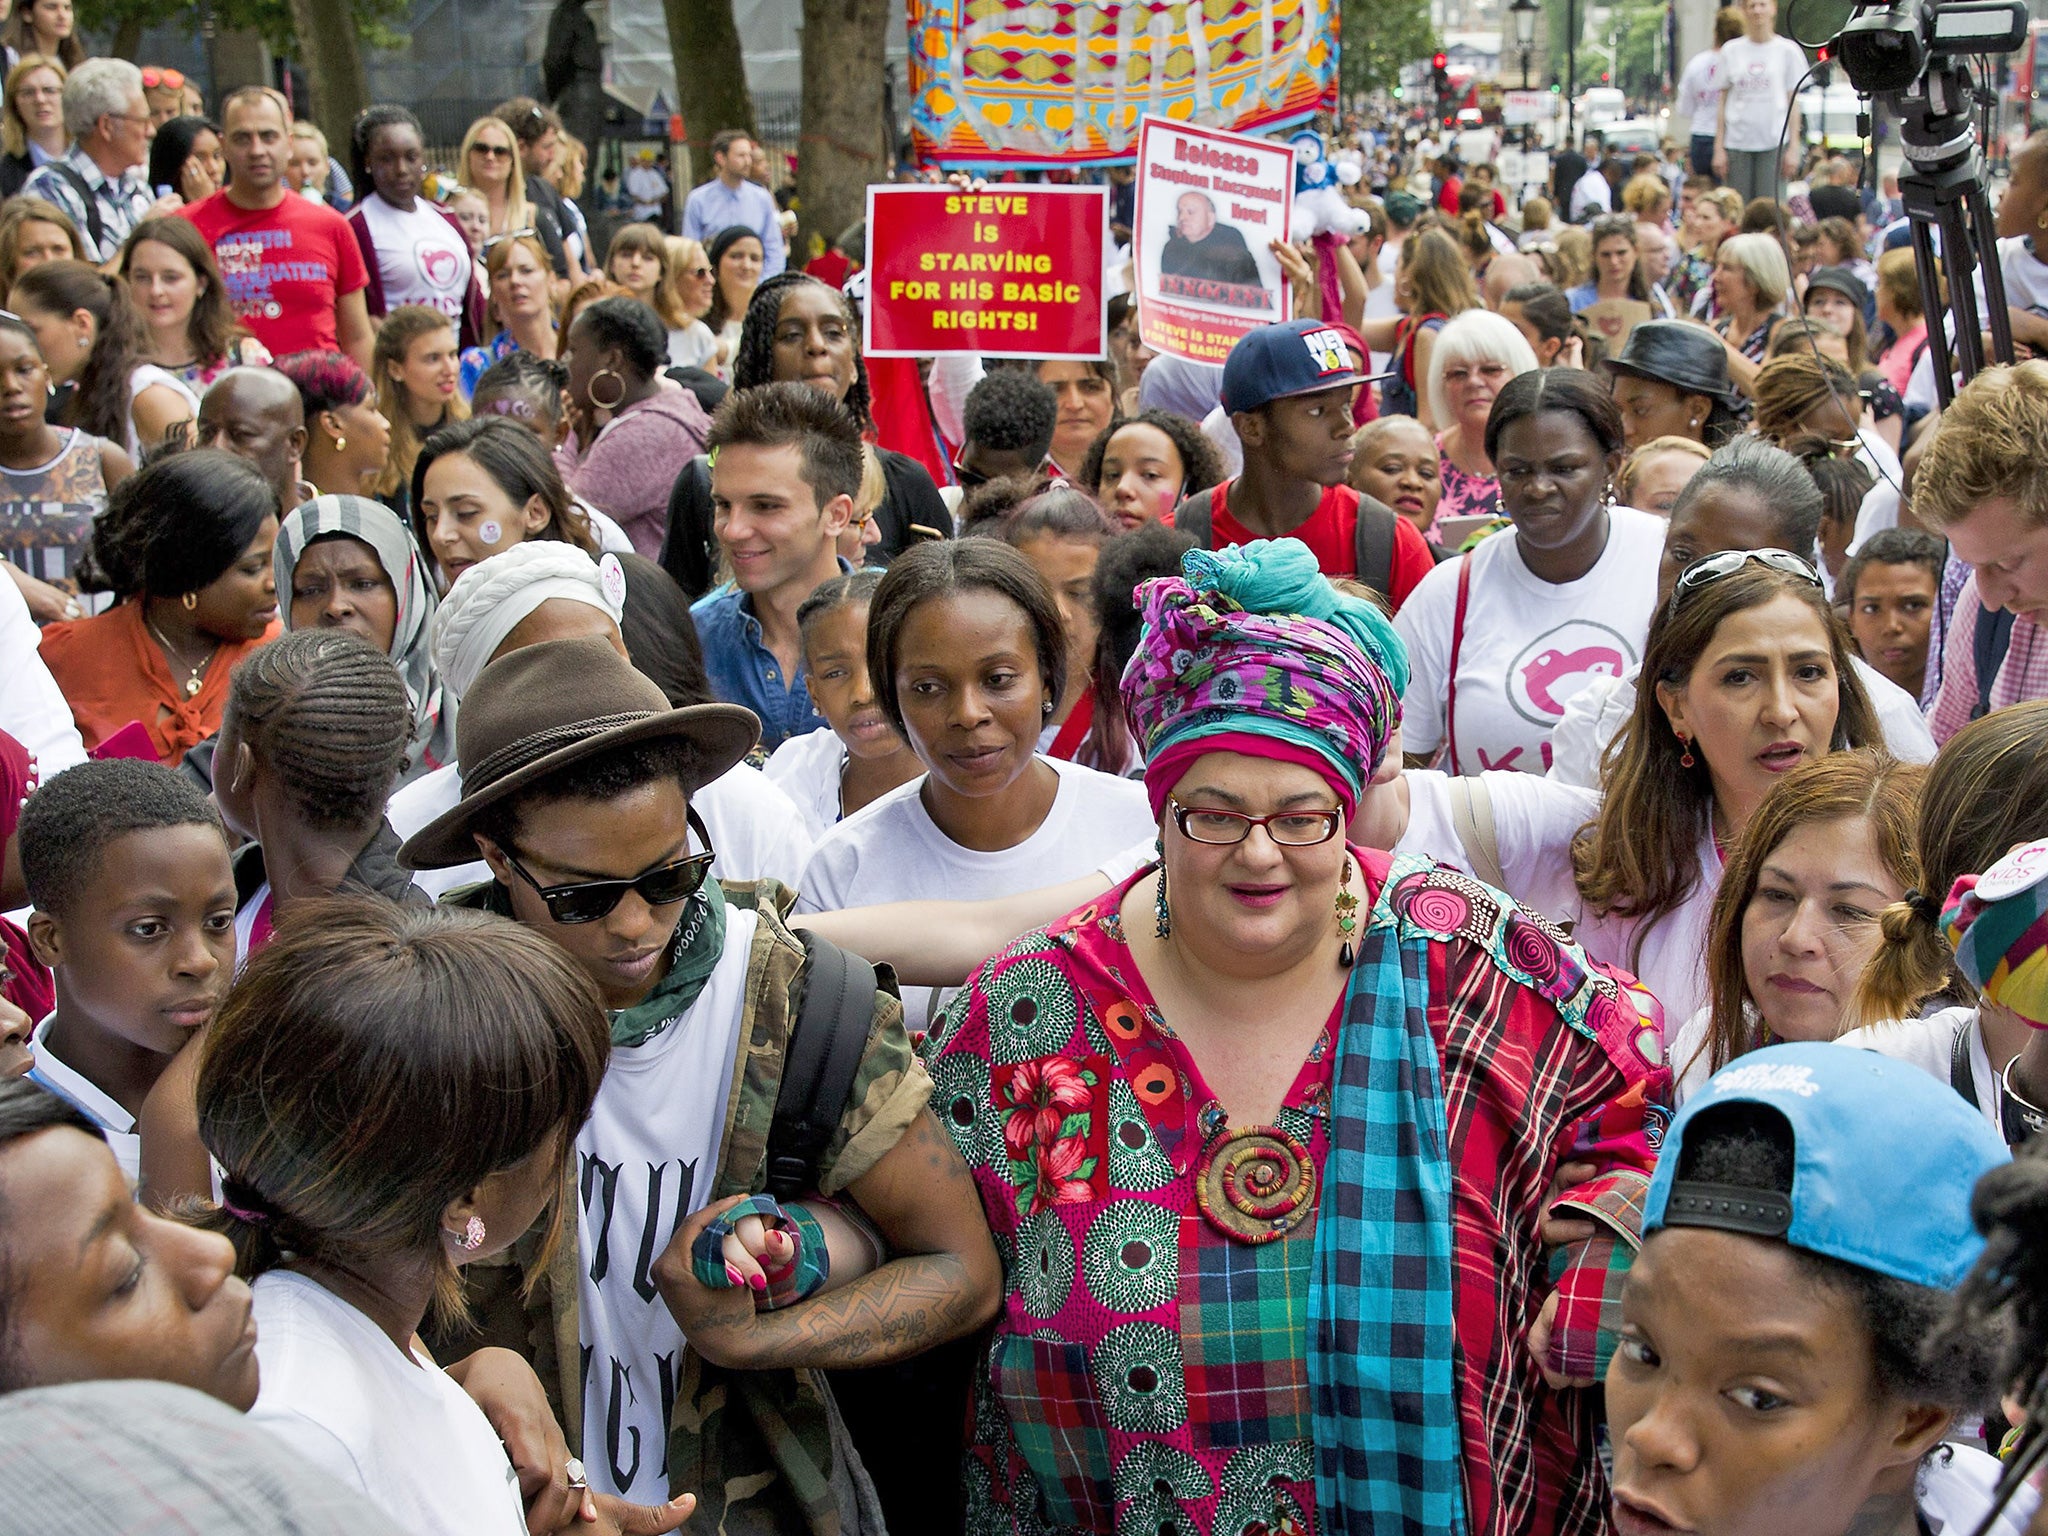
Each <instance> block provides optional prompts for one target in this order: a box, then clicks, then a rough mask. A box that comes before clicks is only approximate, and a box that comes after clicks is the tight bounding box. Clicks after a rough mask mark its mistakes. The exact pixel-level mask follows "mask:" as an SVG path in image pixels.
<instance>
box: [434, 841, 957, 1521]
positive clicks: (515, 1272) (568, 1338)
mask: <svg viewBox="0 0 2048 1536" xmlns="http://www.w3.org/2000/svg"><path fill="white" fill-rule="evenodd" d="M724 888H725V896H726V900H727V902H728V903H730V904H731V905H732V906H733V907H735V908H739V909H751V910H753V911H755V912H757V913H759V914H760V921H759V923H758V925H757V926H756V928H755V930H754V939H753V951H752V955H751V957H750V960H749V964H748V971H747V1001H746V1017H745V1019H744V1021H743V1024H742V1033H741V1037H740V1038H741V1049H740V1051H739V1052H738V1053H737V1056H736V1058H735V1061H734V1067H733V1084H732V1092H731V1094H730V1095H729V1097H728V1101H727V1107H726V1124H725V1134H724V1136H723V1138H722V1140H721V1142H720V1148H719V1159H718V1169H717V1172H716V1174H715V1176H714V1181H713V1185H712V1188H711V1191H710V1195H709V1197H708V1198H709V1199H710V1200H722V1199H724V1198H725V1197H726V1196H728V1195H739V1194H750V1193H755V1192H758V1191H760V1190H762V1189H764V1188H765V1187H766V1185H767V1148H768V1130H769V1125H770V1123H771V1121H772V1120H773V1118H774V1113H775V1098H776V1094H777V1092H778V1091H779V1090H780V1088H781V1085H782V1064H783V1054H784V1051H785V1050H786V1049H787V1047H788V1043H789V1035H790V1029H791V1026H792V1025H793V1024H794V1022H795V1020H796V1017H797V1012H798V1009H799V1007H800V1005H801V1004H802V1001H803V995H804V981H805V956H804V948H803V944H802V942H801V941H800V940H799V939H798V938H797V937H796V936H795V935H794V934H792V933H791V932H790V930H789V929H788V928H787V927H786V926H785V925H784V922H783V919H784V917H786V916H787V914H788V912H789V910H790V908H791V907H792V906H793V905H794V903H795V894H794V893H793V892H791V891H790V890H789V889H788V888H786V887H785V886H782V885H780V884H778V883H777V882H775V881H773V880H758V881H726V882H724ZM445 899H446V900H448V901H450V902H453V903H457V904H460V905H464V906H474V907H482V908H485V909H488V910H499V911H502V910H504V909H505V903H504V892H503V889H502V888H501V887H500V888H494V887H493V886H492V885H489V884H486V885H482V886H474V887H470V888H468V889H465V890H461V891H452V892H450V893H449V894H448V896H447V897H446V898H445ZM879 974H880V977H881V979H882V982H883V987H882V990H881V991H880V992H878V993H877V995H876V998H875V1013H874V1021H873V1024H872V1027H871V1029H870V1031H869V1035H868V1044H867V1049H866V1051H865V1053H864V1054H863V1055H862V1057H861V1062H860V1067H859V1070H858V1071H857V1073H856V1074H855V1077H854V1084H853V1089H852V1091H851V1092H850V1093H849V1095H848V1096H847V1105H846V1111H845V1114H844V1115H843V1117H842V1118H841V1120H840V1123H839V1129H838V1131H837V1133H836V1134H835V1135H834V1136H833V1138H832V1141H831V1144H830V1145H829V1146H828V1147H827V1148H826V1151H825V1155H824V1158H823V1160H822V1163H821V1165H820V1168H819V1177H818V1183H819V1187H820V1190H821V1192H822V1193H825V1194H835V1193H837V1192H839V1191H840V1190H842V1189H844V1188H845V1187H846V1186H847V1185H848V1184H850V1183H852V1182H854V1181H855V1180H857V1179H859V1178H860V1177H861V1176H862V1175H864V1174H866V1173H867V1172H869V1171H870V1170H871V1169H873V1168H874V1166H875V1165H876V1164H877V1163H878V1162H880V1161H881V1160H882V1157H883V1156H884V1155H885V1154H886V1153H887V1152H888V1151H889V1150H890V1149H891V1148H892V1147H894V1146H895V1145H896V1143H897V1142H898V1141H899V1140H901V1139H902V1136H903V1134H904V1132H905V1131H906V1130H908V1129H909V1127H910V1125H911V1122H912V1121H913V1120H915V1119H916V1117H917V1115H918V1113H919V1111H921V1110H922V1109H923V1108H924V1106H925V1101H926V1100H927V1099H928V1098H929V1097H930V1096H931V1079H930V1077H929V1076H927V1075H926V1072H925V1069H924V1065H923V1063H922V1062H921V1061H919V1060H918V1058H917V1056H916V1054H915V1052H913V1051H912V1049H911V1045H910V1039H909V1037H908V1036H907V1035H906V1034H905V1033H904V1029H903V1008H902V1004H901V1003H899V1002H898V1001H897V999H896V997H895V995H894V987H895V982H894V978H893V976H892V975H891V973H890V972H889V971H888V970H887V969H886V968H884V969H881V970H880V972H879ZM558 1204H559V1209H560V1212H561V1220H560V1227H559V1231H558V1233H557V1234H555V1235H554V1237H553V1240H552V1241H550V1237H549V1234H548V1233H547V1232H545V1231H543V1230H539V1229H536V1230H535V1231H534V1232H532V1233H529V1234H528V1235H527V1236H526V1237H524V1238H522V1239H521V1240H520V1242H519V1243H518V1244H517V1245H515V1246H514V1247H513V1248H512V1249H511V1250H509V1252H508V1254H507V1255H506V1256H505V1257H504V1259H503V1260H502V1261H501V1262H496V1263H489V1264H481V1265H470V1266H469V1267H468V1268H467V1269H465V1271H464V1278H465V1289H466V1291H467V1293H468V1299H469V1301H470V1305H471V1311H472V1314H473V1317H474V1319H475V1327H474V1328H473V1329H471V1330H469V1331H468V1332H466V1333H464V1334H462V1335H461V1336H459V1337H444V1338H441V1339H437V1340H434V1341H432V1342H434V1343H435V1345H436V1347H437V1348H438V1349H446V1350H448V1351H449V1354H448V1355H444V1356H443V1358H450V1357H451V1356H453V1355H459V1354H460V1353H464V1352H466V1351H467V1350H469V1349H473V1348H475V1347H477V1346H478V1345H479V1344H484V1343H488V1344H499V1345H503V1346H505V1347H507V1348H511V1349H515V1350H517V1351H518V1352H519V1353H520V1354H522V1355H524V1356H525V1357H526V1358H527V1359H528V1360H529V1361H531V1362H532V1364H533V1366H534V1369H535V1370H536V1371H538V1372H539V1374H540V1378H541V1381H542V1383H543V1384H544V1385H545V1386H546V1388H547V1391H548V1400H549V1402H550V1404H551V1405H552V1406H553V1408H554V1410H555V1415H556V1417H557V1418H558V1419H559V1420H560V1421H561V1423H562V1427H563V1429H564V1431H565V1433H566V1434H567V1436H568V1439H569V1443H570V1444H571V1445H572V1446H574V1445H582V1444H584V1443H585V1441H584V1438H583V1423H582V1420H583V1381H582V1365H581V1347H580V1343H579V1339H580V1335H579V1332H578V1316H577V1299H578V1289H577V1288H578V1282H579V1280H580V1278H581V1274H580V1271H581V1264H582V1260H581V1257H580V1249H579V1246H578V1243H577V1231H576V1228H577V1216H578V1214H579V1209H580V1204H579V1198H578V1191H577V1188H576V1176H575V1167H574V1159H571V1161H570V1166H569V1168H568V1169H567V1170H566V1171H565V1174H564V1183H563V1191H562V1198H561V1200H560V1201H559V1202H558ZM668 1477H669V1487H670V1490H671V1492H673V1493H694V1494H696V1495H697V1510H696V1513H695V1514H694V1515H693V1516H692V1517H691V1519H690V1521H689V1523H688V1524H687V1525H686V1526H685V1527H684V1529H685V1530H686V1531H688V1532H690V1533H692V1536H714V1533H716V1536H857V1533H864V1536H874V1533H876V1532H879V1531H880V1530H881V1529H882V1521H881V1516H880V1512H879V1507H878V1506H877V1504H876V1503H875V1498H874V1492H873V1489H872V1487H871V1486H870V1484H869V1483H868V1479H867V1475H866V1473H865V1472H864V1471H863V1470H862V1468H861V1466H860V1461H859V1458H858V1456H856V1455H855V1454H854V1453H853V1451H852V1448H851V1445H850V1442H849V1441H848V1439H847V1437H846V1432H845V1428H844V1426H843V1425H842V1424H841V1423H840V1422H839V1418H838V1411H837V1409H836V1408H835V1407H834V1406H833V1403H832V1398H831V1394H830V1392H829V1390H828V1389H827V1388H826V1385H825V1378H824V1375H823V1373H822V1372H818V1371H809V1370H801V1371H785V1370H777V1371H732V1370H727V1369H724V1368H723V1367H720V1366H716V1365H713V1364H711V1363H710V1362H709V1361H707V1360H705V1359H704V1358H703V1357H702V1356H700V1355H699V1354H698V1353H697V1352H696V1351H695V1350H694V1349H691V1350H687V1351H686V1352H685V1357H684V1362H683V1369H682V1374H681V1379H680V1381H679V1383H678V1385H677V1392H676V1402H675V1409H674V1412H673V1413H672V1415H671V1416H670V1420H669V1439H668Z"/></svg>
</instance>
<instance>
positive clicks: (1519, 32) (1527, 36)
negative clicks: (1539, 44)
mask: <svg viewBox="0 0 2048 1536" xmlns="http://www.w3.org/2000/svg"><path fill="white" fill-rule="evenodd" d="M1542 15H1543V7H1542V6H1541V5H1539V4H1538V3H1537V0H1515V3H1514V4H1513V5H1510V6H1509V7H1508V21H1509V22H1510V23H1511V24H1512V25H1513V27H1514V29H1515V47H1516V48H1517V49H1519V50H1520V51H1521V55H1522V89H1523V90H1525V91H1526V90H1528V89H1529V55H1530V53H1531V52H1533V51H1534V49H1535V47H1536V22H1537V19H1538V18H1539V17H1541V16H1542Z"/></svg>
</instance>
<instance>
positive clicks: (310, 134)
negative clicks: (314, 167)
mask: <svg viewBox="0 0 2048 1536" xmlns="http://www.w3.org/2000/svg"><path fill="white" fill-rule="evenodd" d="M290 137H292V138H294V139H304V140H306V142H307V143H309V144H311V145H313V146H314V147H315V148H316V149H318V150H319V151H320V158H321V159H322V160H325V159H326V158H327V135H326V134H324V133H322V132H321V131H320V125H319V124H318V123H309V122H307V121H306V120H305V119H304V118H303V117H302V118H300V119H299V120H298V121H297V122H295V123H293V124H292V131H291V134H290Z"/></svg>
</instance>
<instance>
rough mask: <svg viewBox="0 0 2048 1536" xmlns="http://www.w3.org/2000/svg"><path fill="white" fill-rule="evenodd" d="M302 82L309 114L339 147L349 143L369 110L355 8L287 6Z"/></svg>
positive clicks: (317, 2) (328, 2)
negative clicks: (296, 41)
mask: <svg viewBox="0 0 2048 1536" xmlns="http://www.w3.org/2000/svg"><path fill="white" fill-rule="evenodd" d="M291 5H292V20H293V22H294V23H295V24H296V25H297V27H298V33H299V50H300V53H301V55H302V56H303V57H304V59H305V61H306V82H307V84H308V86H309V87H310V88H311V90H312V93H313V110H312V111H311V112H310V113H309V114H308V116H310V117H311V118H312V120H313V121H314V122H316V123H318V124H319V125H320V130H321V132H323V133H325V134H326V135H327V142H328V143H329V144H330V145H334V146H337V148H338V147H339V146H341V145H345V144H347V143H348V131H349V125H350V124H352V123H354V122H355V120H356V114H357V113H358V112H360V111H362V110H363V108H364V107H367V106H368V105H369V104H370V82H369V77H368V76H367V75H366V74H364V72H363V53H362V49H361V48H360V47H359V46H357V43H356V23H355V11H354V7H353V6H350V5H344V4H340V3H338V0H291Z"/></svg>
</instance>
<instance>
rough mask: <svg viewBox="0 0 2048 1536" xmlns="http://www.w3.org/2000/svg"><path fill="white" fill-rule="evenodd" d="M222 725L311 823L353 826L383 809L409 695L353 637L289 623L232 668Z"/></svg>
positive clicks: (403, 743)
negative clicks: (273, 777)
mask: <svg viewBox="0 0 2048 1536" xmlns="http://www.w3.org/2000/svg"><path fill="white" fill-rule="evenodd" d="M229 728H232V729H233V730H234V732H235V734H236V735H237V736H239V737H240V739H241V740H242V741H243V742H244V743H246V744H247V746H248V748H249V750H250V752H252V753H253V754H254V755H255V756H256V757H258V758H260V759H262V761H263V762H264V763H265V764H267V765H268V766H269V767H270V768H271V769H272V771H274V772H275V773H276V774H277V776H278V778H279V780H280V781H281V782H282V783H283V785H284V788H285V792H286V793H287V794H288V795H290V796H291V799H292V802H293V804H294V805H295V806H296V807H297V808H298V810H299V813H300V814H301V815H303V816H304V817H305V818H306V820H307V821H308V822H309V823H310V824H311V825H313V826H316V827H330V828H335V829H338V830H341V831H355V830H358V829H366V828H370V827H374V826H375V825H376V824H377V822H378V819H379V818H380V817H381V816H382V815H383V814H384V802H385V801H386V799H388V798H389V796H390V793H391V785H392V782H393V781H394V780H395V779H397V777H398V771H399V769H400V768H401V767H402V766H403V765H404V763H405V752H406V747H407V745H408V744H409V742H410V741H411V739H412V701H411V699H410V698H409V697H408V696H407V694H406V691H405V679H404V678H402V677H400V676H399V674H398V669H397V668H396V667H395V666H393V665H392V664H391V661H390V659H389V658H388V657H387V656H385V655H384V653H383V652H381V651H379V650H378V649H376V647H374V646H372V645H371V644H370V643H369V642H368V641H366V640H364V639H362V638H361V637H360V636H358V635H354V634H351V633H349V632H348V631H347V630H341V629H296V630H293V631H291V632H290V633H289V634H286V635H282V636H280V637H279V638H277V639H275V640H273V641H271V642H270V644H268V645H266V646H264V647H263V648H262V649H260V650H258V651H256V652H254V653H253V654H251V655H250V656H249V658H248V659H247V660H246V661H244V662H243V663H242V664H241V665H240V666H238V667H236V668H235V675H234V679H233V681H232V682H231V683H230V685H229V688H228V702H227V709H226V712H225V713H224V715H223V716H222V729H223V731H226V730H227V729H229Z"/></svg>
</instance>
